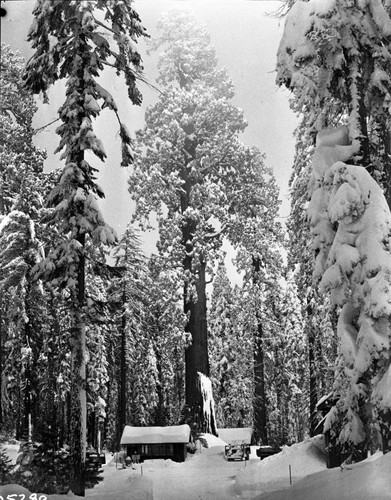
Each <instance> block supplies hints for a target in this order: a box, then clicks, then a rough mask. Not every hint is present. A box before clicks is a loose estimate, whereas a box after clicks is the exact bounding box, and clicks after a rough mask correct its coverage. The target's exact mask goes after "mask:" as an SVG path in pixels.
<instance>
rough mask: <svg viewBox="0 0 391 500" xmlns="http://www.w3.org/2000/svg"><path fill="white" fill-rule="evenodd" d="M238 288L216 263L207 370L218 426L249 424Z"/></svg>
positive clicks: (248, 375) (248, 374) (249, 384)
mask: <svg viewBox="0 0 391 500" xmlns="http://www.w3.org/2000/svg"><path fill="white" fill-rule="evenodd" d="M242 312H243V307H242V303H241V290H240V288H239V287H235V288H232V287H231V283H230V281H229V278H228V276H227V270H226V267H225V264H224V261H223V260H221V261H220V262H219V265H218V268H217V271H216V276H215V278H214V281H213V293H212V297H211V302H210V307H209V311H208V327H209V332H210V334H209V350H210V370H211V380H212V383H213V394H214V400H215V408H216V421H217V426H218V427H251V426H252V422H253V408H252V395H253V390H254V389H253V366H252V362H251V359H249V353H251V352H252V336H251V333H250V332H249V331H248V330H246V329H245V328H244V327H243V322H242V319H243V318H242Z"/></svg>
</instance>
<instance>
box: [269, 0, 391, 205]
mask: <svg viewBox="0 0 391 500" xmlns="http://www.w3.org/2000/svg"><path fill="white" fill-rule="evenodd" d="M390 12H391V6H390V3H389V1H388V0H366V1H355V2H351V1H349V0H333V1H331V2H325V3H320V2H317V1H315V0H310V1H309V2H302V1H297V2H295V4H294V5H293V6H292V8H291V10H290V11H289V13H288V15H287V19H286V24H285V30H284V35H283V37H282V40H281V43H280V47H279V51H278V63H277V82H278V84H279V85H281V84H284V85H286V86H287V87H288V88H290V89H291V90H292V92H293V93H294V96H295V97H294V107H295V109H296V110H298V111H300V112H307V117H306V118H307V121H308V126H307V128H310V127H313V132H315V133H316V132H317V131H319V130H321V129H324V128H327V127H329V126H331V125H332V123H330V122H332V121H334V120H335V116H336V115H337V116H338V117H339V120H340V123H343V124H347V126H348V128H349V137H350V140H351V141H352V142H353V144H354V146H355V149H354V161H355V162H356V164H359V165H363V166H365V167H366V168H367V169H368V171H369V172H370V173H371V174H372V175H373V176H374V177H375V178H376V180H377V181H379V182H381V183H383V185H384V190H385V193H386V199H387V201H388V204H389V205H390V204H391V188H390V186H391V182H390V176H391V160H390V147H391V146H390V144H391V139H390V128H391V124H390V120H391V119H390V103H391V83H390V82H391V80H390V71H391V70H390V67H391V55H390V48H391V42H390V39H391V19H390Z"/></svg>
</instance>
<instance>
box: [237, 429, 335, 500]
mask: <svg viewBox="0 0 391 500" xmlns="http://www.w3.org/2000/svg"><path fill="white" fill-rule="evenodd" d="M289 466H290V470H291V477H292V481H297V480H298V479H301V478H303V477H305V476H307V475H309V474H314V473H315V472H319V471H321V470H324V469H325V468H326V459H325V451H324V438H323V436H316V437H314V438H310V439H307V440H306V441H303V442H302V443H297V444H294V445H292V446H285V447H284V448H283V449H282V451H281V453H278V454H276V455H272V456H271V457H268V458H265V459H264V460H262V461H261V460H258V461H257V462H255V463H254V462H253V463H252V464H251V465H250V466H249V467H247V468H246V469H245V470H243V471H241V472H240V473H239V474H238V475H237V476H236V480H235V491H236V492H237V493H238V494H243V493H244V492H245V491H246V490H250V491H264V492H267V491H273V490H275V489H282V488H284V487H289V484H290V478H289V473H290V472H289Z"/></svg>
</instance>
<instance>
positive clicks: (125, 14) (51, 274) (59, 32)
mask: <svg viewBox="0 0 391 500" xmlns="http://www.w3.org/2000/svg"><path fill="white" fill-rule="evenodd" d="M131 4H132V2H131V1H130V0H121V1H101V0H98V1H84V2H78V1H70V2H57V1H54V0H39V1H38V2H37V5H36V7H35V9H34V12H33V13H34V22H33V25H32V26H31V29H30V32H29V35H28V39H29V40H30V41H31V42H32V46H33V48H34V49H35V53H34V55H33V56H32V58H31V59H30V61H29V62H28V64H27V67H26V71H25V75H24V79H25V84H26V86H27V87H28V88H30V89H31V90H32V91H33V92H36V93H40V92H42V93H43V94H44V96H46V92H47V90H48V88H49V87H50V86H51V85H53V84H54V83H55V82H56V81H57V80H59V79H66V87H67V90H66V98H65V102H64V104H63V105H62V106H61V108H60V110H59V116H60V119H61V120H62V122H63V123H62V125H60V126H59V127H58V129H57V132H58V134H59V135H60V137H61V140H60V145H59V147H58V149H57V151H62V150H63V154H62V156H61V158H62V159H64V160H65V167H64V169H63V171H62V175H61V176H60V179H59V182H58V185H57V186H56V188H55V189H54V190H53V191H52V193H51V195H50V200H49V201H50V202H51V203H52V204H53V205H54V206H55V222H56V227H57V230H58V232H59V233H60V234H62V235H63V237H62V239H61V240H59V243H58V244H57V245H56V246H55V247H52V248H51V249H50V251H49V253H48V255H47V257H46V259H45V260H44V261H43V262H42V263H41V264H39V265H38V267H37V272H38V273H40V276H44V277H45V278H46V279H49V280H51V282H52V284H53V286H54V287H61V288H65V289H66V290H67V291H68V293H69V295H68V297H69V303H70V304H71V311H72V316H71V320H72V326H71V332H72V333H71V338H70V344H71V346H72V387H71V396H72V410H71V412H72V417H71V455H72V467H73V474H72V476H73V478H72V482H71V489H72V491H73V492H74V493H75V494H79V495H84V489H85V485H84V484H85V452H86V392H85V391H86V388H85V386H86V356H85V343H86V308H87V303H86V294H85V290H86V283H85V279H86V271H85V262H86V248H87V247H86V245H87V242H88V241H89V240H90V241H92V242H93V243H94V244H99V245H100V244H102V243H110V242H113V241H114V234H113V233H112V231H111V230H110V229H109V228H108V227H107V226H106V225H105V222H104V220H103V218H102V216H101V214H100V212H99V209H98V206H97V202H96V197H101V196H103V192H102V190H101V188H100V187H99V186H98V185H97V184H96V182H95V172H96V169H95V168H94V167H92V166H91V165H90V164H89V163H88V161H87V156H86V154H85V153H86V152H87V151H91V152H92V153H93V154H94V155H96V156H97V157H98V158H100V159H101V160H103V159H104V158H105V156H106V154H105V151H104V147H103V143H102V141H101V140H100V139H98V138H97V137H96V135H95V133H94V131H93V120H94V119H95V118H96V117H97V116H99V114H100V111H101V107H108V108H109V109H111V110H113V111H114V112H115V113H116V114H117V116H118V113H117V106H116V104H115V102H114V99H113V97H112V96H111V95H110V93H109V92H107V91H106V90H105V89H104V88H103V87H102V86H101V85H100V84H99V83H98V81H97V78H98V77H99V75H100V74H101V72H102V70H103V69H104V68H105V67H107V66H113V67H114V68H115V69H116V71H117V73H123V74H124V75H125V79H126V83H127V86H128V93H129V98H130V100H131V101H132V102H133V103H135V104H139V103H140V101H141V96H140V93H139V91H138V89H137V87H136V73H137V72H138V71H139V70H140V56H139V54H138V52H137V50H136V49H135V46H134V43H133V41H135V40H136V39H137V37H139V36H141V35H143V34H144V30H143V28H142V27H141V25H140V22H139V18H138V16H137V13H136V12H135V11H134V10H133V8H132V5H131ZM102 13H103V16H102V17H101V14H102ZM102 18H104V19H103V20H102ZM108 33H109V34H110V38H111V39H112V41H110V42H109V38H108ZM132 40H133V41H132ZM114 45H116V46H117V49H114V48H113V47H114ZM99 101H100V102H101V104H99ZM119 128H120V136H121V139H122V152H123V161H122V163H123V164H124V165H127V164H129V162H130V161H131V152H130V150H129V143H130V137H129V135H128V133H127V131H126V127H124V126H123V125H122V123H120V124H119Z"/></svg>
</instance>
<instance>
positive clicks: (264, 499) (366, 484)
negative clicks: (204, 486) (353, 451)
mask: <svg viewBox="0 0 391 500" xmlns="http://www.w3.org/2000/svg"><path fill="white" fill-rule="evenodd" d="M390 471H391V452H390V453H387V454H386V455H381V456H380V457H378V458H377V459H376V460H373V459H372V458H370V459H369V460H364V461H363V462H360V463H358V464H354V465H351V466H349V467H348V468H344V469H341V468H339V467H338V468H335V469H327V470H325V471H322V472H318V473H316V474H312V475H311V476H307V477H306V478H304V479H302V480H300V481H298V482H297V483H294V484H293V485H292V486H291V487H290V488H289V489H286V490H284V491H274V492H272V493H269V494H266V495H259V496H257V497H255V498H254V500H298V499H300V500H313V499H314V498H316V499H317V500H336V499H338V500H353V499H354V500H369V499H372V500H389V499H390V495H391V493H390V492H391V474H390Z"/></svg>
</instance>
